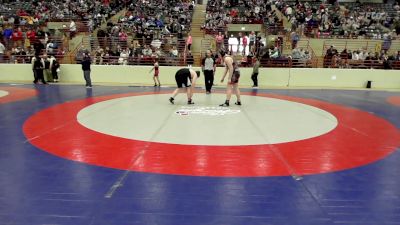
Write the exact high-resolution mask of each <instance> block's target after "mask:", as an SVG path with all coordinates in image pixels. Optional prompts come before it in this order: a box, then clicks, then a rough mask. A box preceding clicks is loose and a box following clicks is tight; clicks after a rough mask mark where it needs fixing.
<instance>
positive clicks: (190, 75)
mask: <svg viewBox="0 0 400 225" xmlns="http://www.w3.org/2000/svg"><path fill="white" fill-rule="evenodd" d="M199 77H200V71H194V70H192V69H190V68H183V69H180V70H178V71H177V72H176V74H175V80H176V85H177V87H178V88H177V89H175V91H174V92H173V93H172V97H171V98H169V102H171V104H174V100H175V97H176V96H177V95H178V94H179V92H186V94H187V97H188V104H194V102H193V101H192V96H193V91H194V88H195V85H196V80H197V78H199ZM183 88H185V89H183Z"/></svg>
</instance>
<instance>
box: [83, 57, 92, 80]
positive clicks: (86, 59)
mask: <svg viewBox="0 0 400 225" xmlns="http://www.w3.org/2000/svg"><path fill="white" fill-rule="evenodd" d="M81 64H82V70H83V77H84V78H85V81H86V88H92V79H91V78H90V65H91V64H92V59H91V58H90V56H89V54H88V53H86V52H85V53H83V59H82V62H81Z"/></svg>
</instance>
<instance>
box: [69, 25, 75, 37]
mask: <svg viewBox="0 0 400 225" xmlns="http://www.w3.org/2000/svg"><path fill="white" fill-rule="evenodd" d="M69 32H70V38H71V39H72V38H73V37H75V34H76V24H75V22H74V21H73V20H71V23H70V24H69Z"/></svg>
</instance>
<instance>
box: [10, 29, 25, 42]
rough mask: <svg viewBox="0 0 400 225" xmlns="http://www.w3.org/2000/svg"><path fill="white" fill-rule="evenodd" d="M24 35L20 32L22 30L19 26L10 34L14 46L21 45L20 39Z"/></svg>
mask: <svg viewBox="0 0 400 225" xmlns="http://www.w3.org/2000/svg"><path fill="white" fill-rule="evenodd" d="M23 38H24V36H23V34H22V30H21V28H20V27H19V28H18V29H17V30H16V31H14V32H13V34H12V40H13V42H14V47H23V46H22V40H23Z"/></svg>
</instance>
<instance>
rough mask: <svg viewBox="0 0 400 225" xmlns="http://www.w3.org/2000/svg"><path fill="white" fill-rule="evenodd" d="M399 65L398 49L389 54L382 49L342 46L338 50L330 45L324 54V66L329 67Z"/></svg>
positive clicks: (383, 67)
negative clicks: (368, 49)
mask: <svg viewBox="0 0 400 225" xmlns="http://www.w3.org/2000/svg"><path fill="white" fill-rule="evenodd" d="M393 64H396V65H397V66H396V68H398V67H399V66H400V50H399V51H397V52H395V53H394V54H389V53H388V52H387V51H386V50H384V49H382V50H381V51H380V52H377V51H376V52H373V51H367V50H365V49H357V50H353V51H352V50H349V49H347V48H344V49H343V50H342V51H338V50H337V49H336V47H335V46H333V45H332V46H330V47H329V48H328V49H327V51H326V53H325V56H324V67H329V68H367V69H368V68H381V69H392V68H393Z"/></svg>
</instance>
